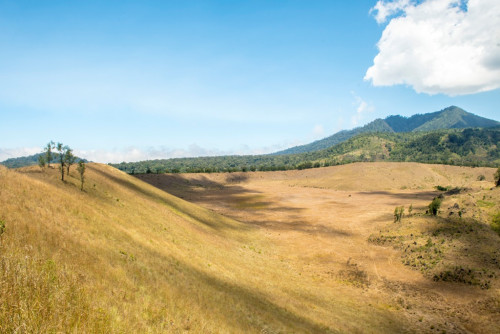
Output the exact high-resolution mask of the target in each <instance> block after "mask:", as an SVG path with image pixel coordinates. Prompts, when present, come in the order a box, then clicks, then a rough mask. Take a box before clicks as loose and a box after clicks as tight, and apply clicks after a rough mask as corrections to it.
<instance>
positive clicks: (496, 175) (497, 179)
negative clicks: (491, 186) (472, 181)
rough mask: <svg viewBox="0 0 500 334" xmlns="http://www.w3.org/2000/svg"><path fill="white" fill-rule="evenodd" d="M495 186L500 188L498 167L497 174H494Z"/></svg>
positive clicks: (499, 170) (499, 168)
mask: <svg viewBox="0 0 500 334" xmlns="http://www.w3.org/2000/svg"><path fill="white" fill-rule="evenodd" d="M495 186H497V187H498V186H500V167H498V169H497V172H496V173H495Z"/></svg>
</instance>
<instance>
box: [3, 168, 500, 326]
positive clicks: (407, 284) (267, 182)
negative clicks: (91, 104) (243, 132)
mask: <svg viewBox="0 0 500 334" xmlns="http://www.w3.org/2000/svg"><path fill="white" fill-rule="evenodd" d="M353 167H354V168H353ZM493 171H494V170H492V169H488V168H474V169H472V168H464V167H450V166H429V165H418V164H404V163H403V164H401V163H385V164H355V165H350V166H337V167H329V168H321V169H312V170H302V171H288V172H275V173H235V174H184V175H182V174H175V175H174V174H163V175H152V174H150V175H143V176H141V178H143V179H144V180H145V181H147V182H149V183H152V184H153V185H155V186H156V187H153V186H151V185H148V184H146V183H145V182H143V181H141V180H139V179H137V178H135V177H132V176H129V175H127V174H125V173H123V172H120V171H118V170H116V169H114V168H112V167H110V166H105V165H99V164H89V165H88V172H87V179H86V183H85V189H84V190H85V191H83V192H81V191H80V190H79V187H78V185H79V180H78V178H77V175H76V173H75V172H74V171H72V172H71V174H70V177H68V178H67V181H66V182H61V181H60V180H59V175H58V171H57V169H56V168H50V169H46V170H45V171H44V172H42V171H40V169H39V168H37V167H27V168H22V169H20V170H9V169H7V168H5V167H2V166H0V182H1V184H2V187H1V189H0V204H1V207H2V210H1V212H0V220H1V221H2V226H5V230H4V231H3V233H2V234H1V237H0V238H1V241H0V252H1V254H2V257H1V258H0V281H1V282H2V284H1V285H0V332H15V331H19V330H20V329H22V330H21V331H23V332H92V333H121V332H151V333H156V332H171V333H181V332H188V331H192V332H195V333H199V332H204V333H221V332H225V333H241V332H245V333H262V332H270V333H276V332H294V333H337V332H366V331H371V332H375V333H391V332H404V331H410V332H412V331H413V332H415V331H416V332H426V331H429V329H430V328H431V329H436V330H447V331H449V332H453V331H457V332H464V331H472V332H479V331H481V332H486V333H494V332H497V330H498V329H499V327H500V326H499V323H498V316H499V315H500V314H499V312H498V309H497V308H496V306H495V305H497V304H495V303H498V300H499V298H500V297H499V296H498V294H497V291H498V290H497V288H498V286H499V285H498V284H499V282H498V279H497V277H498V276H499V275H500V270H499V269H500V268H497V267H496V266H495V264H494V263H498V262H491V261H493V260H495V261H498V259H497V256H498V255H499V254H497V252H496V251H494V252H491V251H489V250H488V249H489V248H488V247H492V245H498V238H499V237H498V235H497V234H496V233H495V232H494V231H493V230H492V229H491V228H490V227H489V226H488V221H489V220H490V219H491V218H490V213H492V212H495V210H497V211H498V210H500V207H499V206H498V203H500V201H498V199H499V196H500V193H498V190H499V189H498V188H497V189H494V190H489V189H490V187H491V185H492V174H493ZM380 175H384V176H385V178H386V179H381V178H380V177H379V176H380ZM480 175H484V176H485V180H484V181H477V179H478V176H480ZM338 180H342V182H340V183H339V182H338ZM349 180H351V181H352V182H349ZM391 180H393V181H392V183H391ZM437 184H441V185H444V186H459V187H465V188H467V189H469V190H468V191H467V192H465V193H464V194H459V195H457V196H460V197H459V198H458V197H457V198H456V199H454V198H453V197H452V196H455V195H450V197H449V199H448V197H447V201H459V203H460V207H464V208H467V212H466V213H465V214H464V219H471V221H470V223H469V222H468V223H467V224H469V225H467V231H469V230H468V229H469V228H471V227H470V226H472V225H470V224H474V225H473V227H472V228H473V229H474V230H475V231H477V232H474V234H470V237H474V238H476V237H475V236H476V235H477V238H478V239H477V240H479V239H480V240H482V242H481V243H477V242H475V243H474V242H473V240H476V239H474V238H472V239H471V238H469V234H468V233H469V232H467V234H465V233H464V234H463V236H464V238H462V237H461V235H455V236H453V237H452V239H450V240H451V241H449V242H448V241H446V242H445V244H444V246H446V247H448V246H449V247H452V245H454V242H460V244H457V245H462V246H461V247H465V248H468V249H469V254H470V255H474V256H473V257H464V256H456V257H455V258H452V257H451V256H452V255H453V254H455V253H450V252H448V251H447V248H440V249H442V251H443V256H442V259H443V260H441V262H439V265H443V266H444V267H443V268H444V269H443V270H446V268H448V267H447V266H453V265H462V266H468V267H470V266H473V268H476V269H478V270H483V269H484V270H487V273H490V272H491V273H492V275H496V276H492V277H493V278H487V280H486V278H485V277H482V276H481V277H480V278H481V281H480V282H482V283H481V284H483V283H484V284H488V287H487V288H485V289H481V286H479V285H471V286H469V285H467V284H463V283H460V282H459V283H448V282H439V281H438V282H434V281H433V280H432V277H431V278H429V276H428V274H427V273H423V274H418V271H415V270H414V269H412V268H411V267H410V266H407V265H405V264H404V263H403V262H402V260H400V257H401V256H402V255H401V254H404V253H402V251H400V250H399V249H400V248H399V247H401V246H400V245H399V244H398V245H391V244H387V245H385V246H384V245H382V246H380V245H379V244H377V243H376V242H375V241H377V240H378V241H377V242H381V241H380V240H382V239H380V238H379V237H380V236H378V234H377V233H378V232H377V231H383V230H384V229H387V228H389V229H390V228H391V227H393V226H394V224H393V223H392V211H393V208H394V206H395V205H406V206H407V207H408V206H409V204H410V203H413V206H414V208H415V211H414V213H415V214H418V215H416V216H415V219H416V220H405V221H404V222H405V224H410V223H411V222H414V223H415V224H416V223H418V224H419V225H418V228H419V229H420V230H418V231H419V234H418V235H417V234H412V235H414V236H415V237H417V236H418V238H417V239H415V241H416V242H417V243H418V244H420V243H421V242H422V240H421V239H423V240H424V243H425V240H427V239H425V238H426V236H427V234H428V233H432V231H430V230H427V229H426V227H425V224H424V225H422V224H423V223H425V222H427V221H428V222H429V223H432V224H434V220H433V219H431V220H429V219H430V218H426V217H425V216H421V214H422V212H423V211H425V207H426V205H427V204H428V202H429V201H430V200H431V199H432V197H433V196H435V195H436V194H437V192H436V191H435V190H434V187H435V186H436V185H437ZM382 185H383V186H382ZM403 186H406V187H408V188H407V189H406V188H405V190H402V189H403V188H402V187H403ZM158 188H160V189H158ZM165 190H166V191H168V192H170V193H171V194H169V193H167V192H166V191H165ZM180 197H184V198H185V200H184V199H181V198H180ZM467 201H468V202H467ZM448 203H449V204H448ZM446 204H447V205H446V207H448V206H452V202H446ZM475 204H477V206H475ZM333 217H335V219H332V218H333ZM443 217H444V218H443V219H445V218H446V217H448V212H444V213H443ZM483 219H484V220H483ZM445 221H446V220H445ZM422 222H423V223H422ZM446 222H447V221H446ZM446 224H448V223H446ZM446 224H444V225H443V224H442V226H448V225H446ZM421 225H422V226H421ZM404 226H407V225H404ZM464 228H465V227H464ZM407 231H411V230H404V231H400V230H394V229H390V230H388V232H387V233H388V235H393V234H395V233H399V234H402V233H406V232H407ZM384 233H385V232H384ZM408 233H409V232H408ZM384 235H385V234H384ZM438 236H439V234H438ZM404 238H405V239H404V240H405V242H406V240H407V241H408V242H409V241H410V240H411V241H413V240H414V239H411V238H412V237H410V235H409V234H408V236H406V234H405V235H404ZM433 238H434V237H433ZM370 240H375V241H370ZM384 240H385V239H384ZM391 240H392V239H391ZM433 240H434V239H433ZM438 240H440V239H436V241H433V242H437V241H438ZM446 240H448V239H446ZM444 246H443V247H444ZM487 248H488V249H487ZM450 249H451V248H450ZM486 251H488V252H486ZM418 252H421V251H418ZM483 252H484V253H483ZM417 254H420V253H417ZM478 254H479V255H481V254H483V255H481V256H483V257H484V256H486V254H489V255H488V256H490V257H491V259H490V257H488V258H487V259H486V258H485V259H484V261H487V262H483V258H482V257H481V258H479V257H477V256H479V255H478ZM457 259H458V260H459V261H462V260H464V261H465V260H466V261H467V262H457V261H458V260H457ZM488 261H489V262H488ZM439 268H441V267H439ZM439 268H437V267H436V268H435V269H432V273H433V274H434V273H439V272H441V271H439V270H441V269H439ZM442 272H445V271H442ZM429 275H430V274H429ZM476 305H479V306H476ZM480 305H488V306H486V307H480ZM479 329H480V330H479Z"/></svg>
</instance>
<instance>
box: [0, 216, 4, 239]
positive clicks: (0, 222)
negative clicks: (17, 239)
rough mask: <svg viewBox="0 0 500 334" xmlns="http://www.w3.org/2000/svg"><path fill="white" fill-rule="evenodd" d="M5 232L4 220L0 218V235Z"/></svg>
mask: <svg viewBox="0 0 500 334" xmlns="http://www.w3.org/2000/svg"><path fill="white" fill-rule="evenodd" d="M3 232H5V222H4V221H3V220H1V219H0V236H2V234H3Z"/></svg>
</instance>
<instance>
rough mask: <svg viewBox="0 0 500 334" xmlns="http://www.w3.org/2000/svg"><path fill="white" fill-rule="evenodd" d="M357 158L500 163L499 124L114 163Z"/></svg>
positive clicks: (169, 166)
mask: <svg viewBox="0 0 500 334" xmlns="http://www.w3.org/2000/svg"><path fill="white" fill-rule="evenodd" d="M357 161H413V162H423V163H443V164H451V165H466V166H492V167H495V166H498V165H500V127H496V128H486V129H464V130H458V129H451V130H438V131H429V132H422V131H419V132H406V133H390V132H378V133H367V134H360V135H358V136H356V137H353V138H350V139H349V140H347V141H345V142H343V143H340V144H338V145H335V146H332V147H330V148H327V149H324V150H320V151H315V152H309V153H299V154H288V155H254V156H219V157H200V158H177V159H166V160H149V161H140V162H130V163H125V162H123V163H120V164H112V166H114V167H116V168H118V169H121V170H123V171H126V172H127V173H130V174H142V173H165V172H169V173H179V172H182V173H189V172H208V173H210V172H236V171H255V170H260V171H271V170H288V169H305V168H315V167H324V166H332V165H338V164H346V163H351V162H357Z"/></svg>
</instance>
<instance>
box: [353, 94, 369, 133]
mask: <svg viewBox="0 0 500 334" xmlns="http://www.w3.org/2000/svg"><path fill="white" fill-rule="evenodd" d="M351 94H352V96H353V97H354V100H355V102H353V105H354V106H355V107H356V113H355V114H354V115H353V116H352V117H351V123H352V125H354V126H357V125H358V124H359V122H360V121H361V119H363V115H364V114H365V113H367V112H373V110H374V108H373V106H372V105H370V104H369V103H368V102H366V101H365V100H363V99H362V98H361V97H359V96H357V95H356V94H355V93H354V92H351Z"/></svg>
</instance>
